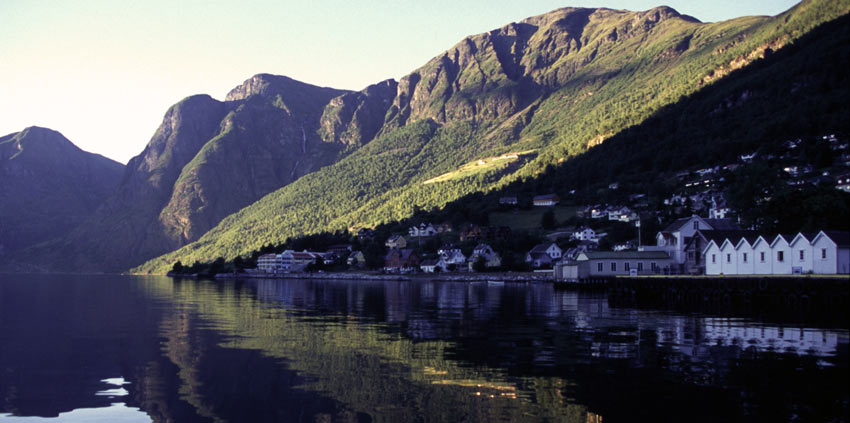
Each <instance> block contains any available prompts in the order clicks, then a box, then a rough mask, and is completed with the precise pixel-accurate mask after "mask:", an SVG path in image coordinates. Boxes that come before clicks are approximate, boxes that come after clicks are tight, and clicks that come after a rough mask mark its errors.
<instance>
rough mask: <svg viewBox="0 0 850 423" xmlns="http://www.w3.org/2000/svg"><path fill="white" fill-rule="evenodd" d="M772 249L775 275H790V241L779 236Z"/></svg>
mask: <svg viewBox="0 0 850 423" xmlns="http://www.w3.org/2000/svg"><path fill="white" fill-rule="evenodd" d="M771 247H772V248H771V249H772V250H773V274H774V275H790V274H791V260H792V258H791V253H792V251H791V246H790V245H788V241H786V240H785V238H784V237H782V236H777V237H776V239H775V240H774V241H773V245H771Z"/></svg>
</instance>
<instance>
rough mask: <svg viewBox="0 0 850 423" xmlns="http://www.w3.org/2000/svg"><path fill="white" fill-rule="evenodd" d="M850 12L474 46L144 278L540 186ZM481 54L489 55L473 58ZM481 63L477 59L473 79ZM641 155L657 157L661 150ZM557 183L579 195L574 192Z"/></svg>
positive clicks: (551, 23)
mask: <svg viewBox="0 0 850 423" xmlns="http://www.w3.org/2000/svg"><path fill="white" fill-rule="evenodd" d="M848 10H850V2H848V1H839V2H835V1H806V2H803V3H801V4H800V5H798V6H797V7H795V8H794V9H792V10H790V11H789V12H786V13H785V14H783V15H780V16H777V17H773V18H760V17H751V18H742V19H736V20H732V21H727V22H721V23H716V24H702V23H698V22H694V21H693V20H691V19H688V18H685V17H680V16H678V15H677V14H675V12H673V11H671V10H670V9H666V8H658V9H653V10H652V11H649V12H641V13H634V14H626V13H622V12H615V11H610V10H605V9H601V10H596V11H590V10H589V9H577V10H576V9H569V10H567V9H564V10H560V11H556V12H552V13H550V14H547V15H542V16H539V17H535V18H530V19H529V20H526V21H523V22H521V23H520V24H512V26H508V27H505V28H502V29H500V30H498V31H494V32H492V33H488V34H483V35H481V36H475V37H471V38H469V39H467V40H464V42H462V43H460V44H459V45H458V46H456V47H455V48H454V49H452V50H450V51H449V52H447V53H446V54H445V55H443V56H439V57H437V58H435V59H434V60H432V61H431V62H429V63H428V64H427V65H426V66H425V67H423V68H421V69H419V70H417V71H416V72H414V73H413V74H411V75H410V76H408V77H406V78H403V79H402V81H400V82H399V92H400V93H402V94H404V93H408V94H410V95H399V96H398V97H397V98H396V100H395V106H394V107H393V108H391V109H390V110H389V111H388V112H387V124H386V125H385V126H384V128H383V129H382V130H381V131H380V132H379V135H378V136H377V137H376V138H375V139H374V140H373V141H371V142H370V143H369V144H366V145H365V146H364V147H362V148H361V149H359V150H356V151H355V152H353V153H352V154H351V155H349V156H348V157H346V158H345V159H343V160H341V161H340V162H338V163H336V164H334V165H331V166H328V167H326V168H324V169H322V170H320V171H318V172H315V173H313V174H310V175H307V176H305V177H303V178H301V179H299V180H298V181H296V182H295V183H293V184H291V185H289V186H287V187H285V188H283V189H281V190H278V191H276V192H274V193H272V194H269V195H268V196H266V197H264V198H263V199H261V200H260V201H258V202H256V203H254V204H253V205H251V206H249V207H246V208H245V209H242V210H240V211H239V212H237V213H235V214H233V215H230V216H228V217H227V218H225V219H224V220H222V222H221V223H220V224H219V225H218V226H216V227H215V228H213V229H212V230H211V231H209V232H208V233H206V234H205V235H204V236H203V237H201V239H199V240H198V241H197V242H194V243H192V244H189V245H187V246H185V247H183V248H181V249H180V250H177V251H175V252H173V253H171V254H168V255H166V256H163V257H160V258H157V259H155V260H152V261H150V262H148V263H146V264H145V265H143V266H140V267H138V268H136V269H135V271H138V272H164V271H166V270H167V269H168V268H169V267H170V266H171V264H172V263H173V262H175V261H177V260H181V261H182V262H183V263H191V262H193V261H196V260H199V261H210V260H212V259H213V258H215V257H218V256H223V257H225V258H228V259H229V258H233V257H235V256H236V255H239V254H245V253H247V252H250V251H252V250H256V249H258V248H259V247H260V246H262V245H264V244H267V243H279V242H281V241H283V240H284V239H286V238H288V237H291V236H295V235H299V234H305V233H315V232H320V231H325V230H336V229H344V228H352V227H362V226H373V225H376V224H380V223H383V222H388V221H393V220H399V219H403V218H406V217H409V216H410V215H412V214H413V212H414V211H415V210H417V209H423V208H424V209H430V208H432V207H441V206H443V205H445V204H446V203H447V202H449V201H452V200H455V199H457V198H460V197H462V196H464V195H467V194H469V193H472V192H477V191H488V190H492V189H495V188H499V187H505V186H509V185H510V184H511V183H515V182H517V181H523V180H525V181H529V180H530V179H529V178H532V177H535V176H538V175H540V174H541V173H542V172H544V171H545V170H546V169H547V168H548V167H549V166H553V165H557V164H559V163H561V162H564V161H567V163H569V159H570V158H571V157H574V156H576V155H578V154H580V153H583V152H584V151H586V150H587V149H588V148H589V147H590V146H593V145H596V144H599V143H601V142H602V141H604V140H606V139H610V138H612V137H614V136H615V135H616V134H619V133H621V132H622V131H623V130H624V129H626V128H629V127H632V126H634V125H637V124H639V123H640V122H643V121H644V120H646V119H647V118H649V117H651V116H652V115H653V114H656V113H658V112H659V111H661V110H662V109H663V108H664V107H666V106H669V105H671V104H674V103H676V102H677V101H680V100H683V99H685V98H686V97H687V96H689V95H691V94H694V93H695V92H697V91H699V90H701V89H703V88H705V87H711V86H713V85H714V84H716V83H717V81H723V78H724V77H725V76H726V75H728V74H729V73H730V72H731V71H733V70H734V69H737V68H741V67H744V66H746V65H747V64H749V63H751V62H753V61H755V60H757V59H758V58H760V57H762V56H765V55H770V54H771V52H772V51H774V50H776V49H778V48H780V47H782V46H785V45H787V44H789V43H791V42H792V41H793V40H794V39H796V38H798V37H800V36H801V35H803V34H805V33H806V32H807V31H809V30H810V29H811V28H813V27H815V26H816V25H818V24H819V23H821V22H824V21H827V20H830V19H834V18H836V17H838V16H840V15H842V14H845V13H847V12H848ZM494 34H495V35H494ZM511 34H513V35H511ZM496 35H498V37H497V36H496ZM511 36H512V37H514V38H513V39H512V40H513V41H512V42H514V43H517V40H519V41H522V43H521V44H523V45H524V46H526V49H525V50H522V51H523V54H522V55H519V54H515V55H514V56H511V55H506V53H505V52H506V51H509V52H515V51H517V48H509V49H508V50H505V49H504V48H503V47H500V46H499V43H500V42H504V40H505V37H511ZM500 37H501V38H500ZM476 43H477V44H476ZM488 43H489V44H488ZM483 45H490V46H491V47H492V48H491V49H489V50H488V49H478V50H476V53H474V54H473V53H468V51H471V50H474V49H473V48H472V47H471V46H483ZM544 45H555V46H557V48H554V49H551V48H550V49H546V48H542V47H540V46H544ZM528 46H532V47H533V46H537V47H535V48H530V47H528ZM465 51H466V53H465ZM491 53H492V54H491ZM476 54H477V56H476ZM470 55H471V56H470ZM464 57H466V59H464ZM472 58H475V59H480V60H479V61H478V66H477V67H476V68H475V69H476V70H475V71H474V72H473V67H471V65H469V63H470V60H471V59H472ZM494 60H495V62H494ZM462 65H465V66H466V67H464V66H462ZM476 78H478V79H476ZM411 85H413V86H414V87H412V88H411ZM459 87H460V88H463V87H467V88H466V89H459ZM417 90H425V91H417ZM435 93H436V94H435ZM716 104H717V103H714V105H715V106H716ZM718 130H720V129H718ZM712 140H713V138H710V139H706V141H705V142H706V143H707V144H709V145H711V142H712ZM644 142H645V143H647V144H648V146H647V147H645V148H648V149H649V150H650V151H659V150H658V149H657V148H655V147H653V146H651V145H652V140H645V141H644ZM606 144H607V142H606ZM606 144H603V145H606ZM642 145H643V144H642ZM621 146H622V144H621ZM707 148H710V147H707ZM522 150H536V151H537V153H538V155H537V157H536V158H534V159H532V160H530V161H528V162H527V163H526V164H524V165H523V166H522V167H519V168H518V169H516V168H514V167H511V166H506V167H493V168H492V169H490V170H489V171H483V172H457V173H456V175H457V177H454V178H448V179H446V180H445V181H441V182H437V183H428V184H425V183H424V182H425V181H428V180H429V179H431V178H435V177H438V176H440V175H444V174H446V173H449V172H452V171H457V170H459V169H461V168H462V166H463V164H464V163H468V162H471V161H475V160H477V159H481V158H486V157H490V156H498V155H501V154H503V153H508V152H511V151H522ZM597 157H598V156H597ZM650 162H653V160H652V159H650ZM600 163H606V165H605V166H600V168H609V167H610V166H618V163H621V162H617V161H613V160H609V161H606V160H602V161H601V162H600ZM655 165H662V164H655ZM585 183H586V182H585ZM548 184H551V185H553V186H554V187H555V188H559V187H562V186H565V185H567V184H570V185H573V184H572V183H571V180H569V179H550V180H549V182H548ZM577 185H581V184H577ZM542 187H544V188H545V187H546V184H543V185H542Z"/></svg>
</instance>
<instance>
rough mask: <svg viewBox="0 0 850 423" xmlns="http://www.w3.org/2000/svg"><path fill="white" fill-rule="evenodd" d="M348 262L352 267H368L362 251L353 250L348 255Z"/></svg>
mask: <svg viewBox="0 0 850 423" xmlns="http://www.w3.org/2000/svg"><path fill="white" fill-rule="evenodd" d="M346 263H347V264H348V265H349V266H351V267H358V268H361V269H362V268H364V267H366V256H364V255H363V252H362V251H352V252H351V254H350V255H349V256H348V259H347V260H346Z"/></svg>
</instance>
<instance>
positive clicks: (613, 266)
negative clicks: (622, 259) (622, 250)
mask: <svg viewBox="0 0 850 423" xmlns="http://www.w3.org/2000/svg"><path fill="white" fill-rule="evenodd" d="M611 271H612V272H616V271H617V262H614V261H612V262H611Z"/></svg>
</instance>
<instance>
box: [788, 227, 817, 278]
mask: <svg viewBox="0 0 850 423" xmlns="http://www.w3.org/2000/svg"><path fill="white" fill-rule="evenodd" d="M789 248H790V249H791V267H792V270H793V268H794V267H799V268H800V271H801V272H802V273H804V274H805V273H812V272H813V271H814V267H813V266H812V244H811V243H810V242H809V240H807V239H806V238H805V237H804V236H803V235H802V234H800V235H797V236H796V237H794V240H793V241H792V242H791V245H790V247H789Z"/></svg>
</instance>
